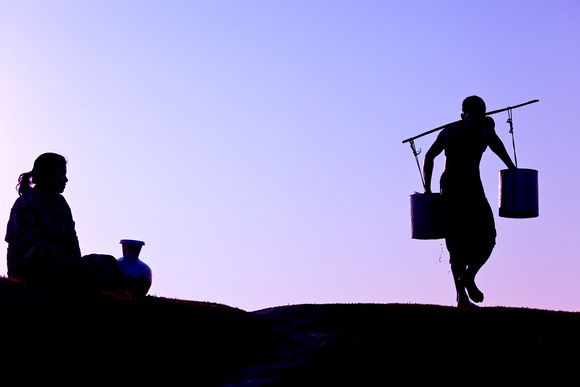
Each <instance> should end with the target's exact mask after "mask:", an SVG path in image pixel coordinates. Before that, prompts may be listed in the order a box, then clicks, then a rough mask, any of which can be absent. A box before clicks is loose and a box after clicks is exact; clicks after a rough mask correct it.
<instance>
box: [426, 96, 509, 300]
mask: <svg viewBox="0 0 580 387" xmlns="http://www.w3.org/2000/svg"><path fill="white" fill-rule="evenodd" d="M462 110H463V113H462V114H461V118H462V119H463V120H462V121H460V122H459V123H457V124H454V125H451V126H448V127H446V128H445V129H443V130H442V131H441V133H440V134H439V135H438V136H437V139H436V140H435V142H434V143H433V145H432V146H431V148H430V149H429V151H428V152H427V153H426V154H425V161H424V166H423V173H424V178H425V190H426V192H431V178H432V174H433V162H434V159H435V157H436V156H438V155H439V154H440V153H441V152H443V151H445V170H444V172H443V174H442V176H441V180H440V186H441V195H442V197H443V202H444V206H445V226H446V230H445V244H446V246H447V250H449V258H450V259H449V260H450V263H451V272H452V273H453V279H454V282H455V287H456V290H457V304H458V306H460V307H469V306H473V304H472V303H471V302H470V299H471V300H472V301H474V302H481V301H483V293H482V292H481V291H480V290H479V289H478V288H477V286H476V285H475V276H476V274H477V273H478V271H479V270H480V269H481V267H482V266H483V265H484V264H485V262H487V260H488V258H489V257H490V255H491V252H492V250H493V248H494V246H495V237H496V230H495V223H494V219H493V213H492V211H491V207H490V206H489V203H488V201H487V198H486V197H485V192H484V190H483V184H482V182H481V177H480V172H479V164H480V161H481V157H482V155H483V152H484V151H485V150H486V148H487V147H488V146H489V148H490V149H491V150H492V151H493V152H494V153H495V154H496V155H497V156H499V158H500V159H501V160H502V161H503V162H504V163H505V164H506V166H507V167H508V168H510V169H515V168H516V166H515V165H514V163H513V162H512V161H511V159H510V157H509V155H508V154H507V152H506V149H505V147H504V145H503V143H502V141H501V139H500V138H499V137H498V136H497V134H496V133H495V130H494V127H495V124H494V122H493V119H491V117H486V116H485V112H486V107H485V102H484V101H483V99H481V98H480V97H477V96H471V97H467V98H466V99H465V100H464V101H463V104H462Z"/></svg>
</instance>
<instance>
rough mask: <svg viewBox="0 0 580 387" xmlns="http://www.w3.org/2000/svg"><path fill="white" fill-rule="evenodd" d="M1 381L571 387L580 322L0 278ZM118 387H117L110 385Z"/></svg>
mask: <svg viewBox="0 0 580 387" xmlns="http://www.w3.org/2000/svg"><path fill="white" fill-rule="evenodd" d="M0 332H1V334H2V336H1V337H0V347H1V348H2V349H1V350H0V353H1V355H0V373H1V374H0V380H14V379H17V381H19V382H21V383H25V384H28V383H27V382H33V381H38V380H42V381H46V382H53V381H59V382H62V383H66V382H67V381H70V382H75V383H80V382H83V383H84V382H87V381H89V382H95V383H96V382H101V381H104V382H119V383H120V382H122V381H125V380H127V379H129V380H131V381H133V382H139V381H145V382H149V383H148V384H158V383H159V382H166V384H168V385H174V383H172V382H173V381H179V383H180V384H184V385H227V386H254V385H292V386H304V385H337V384H340V385H353V386H367V385H391V384H393V385H401V384H403V383H404V384H407V383H413V384H415V383H418V382H440V381H446V382H450V383H451V384H453V385H459V384H461V385H469V384H473V383H476V382H493V383H494V384H507V383H511V382H513V383H518V384H521V383H524V382H535V383H539V382H550V384H553V383H555V382H558V381H560V380H563V381H568V382H570V379H571V378H572V379H571V380H572V381H576V382H577V379H578V369H579V368H580V314H579V313H570V312H554V311H545V310H535V309H518V308H480V309H478V310H467V309H458V308H452V307H443V306H435V305H416V304H327V305H310V304H309V305H294V306H283V307H276V308H270V309H265V310H261V311H256V312H246V311H243V310H240V309H235V308H231V307H228V306H225V305H219V304H212V303H204V302H193V301H182V300H175V299H166V298H160V297H146V298H145V299H142V300H139V301H126V300H120V299H116V298H113V297H111V296H105V295H100V294H97V295H95V294H92V295H90V294H71V293H66V292H62V291H57V290H54V289H48V288H41V287H33V286H29V285H26V284H23V283H18V282H15V281H11V280H8V279H6V278H0ZM115 384H117V383H115Z"/></svg>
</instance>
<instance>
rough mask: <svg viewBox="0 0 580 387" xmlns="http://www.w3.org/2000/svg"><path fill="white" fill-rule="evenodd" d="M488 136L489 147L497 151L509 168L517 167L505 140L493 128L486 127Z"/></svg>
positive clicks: (494, 151)
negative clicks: (504, 142)
mask: <svg viewBox="0 0 580 387" xmlns="http://www.w3.org/2000/svg"><path fill="white" fill-rule="evenodd" d="M486 137H487V144H488V145H489V149H491V151H492V152H493V153H495V154H496V155H497V156H498V157H499V158H500V159H501V161H503V162H504V164H505V165H506V166H507V167H508V168H509V169H516V166H515V164H514V163H513V162H512V159H511V158H510V156H509V155H508V153H507V151H506V149H505V146H504V145H503V142H502V141H501V139H500V138H499V137H498V135H497V134H496V133H495V130H494V129H493V128H489V127H488V128H486Z"/></svg>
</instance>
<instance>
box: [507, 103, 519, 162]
mask: <svg viewBox="0 0 580 387" xmlns="http://www.w3.org/2000/svg"><path fill="white" fill-rule="evenodd" d="M507 123H508V124H510V134H511V135H512V145H513V148H514V164H515V166H516V168H517V167H518V157H517V156H516V140H515V139H514V123H513V120H512V109H508V120H507Z"/></svg>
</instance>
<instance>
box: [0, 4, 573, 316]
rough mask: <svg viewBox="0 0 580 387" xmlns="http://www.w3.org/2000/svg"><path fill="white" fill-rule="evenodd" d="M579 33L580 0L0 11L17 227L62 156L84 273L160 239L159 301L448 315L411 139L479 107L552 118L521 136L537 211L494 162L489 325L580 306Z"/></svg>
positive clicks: (517, 126) (0, 81)
mask: <svg viewBox="0 0 580 387" xmlns="http://www.w3.org/2000/svg"><path fill="white" fill-rule="evenodd" d="M579 19H580V2H578V1H573V0H569V1H565V0H558V1H548V0H546V1H533V0H528V1H523V0H522V1H510V0H508V1H506V0H502V1H493V0H492V1H489V0H488V1H469V2H465V1H436V2H435V1H428V0H425V1H387V0H384V1H378V0H376V1H370V0H369V1H340V0H328V1H325V0H320V1H311V0H304V1H300V0H292V1H289V0H280V1H266V0H261V1H260V0H245V1H233V0H232V1H220V0H211V1H210V0H206V1H175V0H174V1H171V0H168V1H147V0H126V1H118V0H110V1H108V0H98V1H97V0H83V1H73V0H70V1H60V0H51V1H41V0H38V1H31V0H0V58H1V59H0V136H1V137H0V164H1V165H2V167H1V168H0V182H2V184H0V218H3V219H5V222H7V220H8V216H9V212H10V208H11V207H12V204H13V202H14V200H15V199H16V198H17V193H16V191H15V189H14V187H15V185H16V183H17V178H18V175H19V174H20V173H22V172H26V171H29V170H30V169H32V164H33V161H34V159H35V158H36V157H37V156H38V155H39V154H41V153H44V152H47V151H50V152H57V153H60V154H63V155H65V156H66V157H67V159H68V161H69V165H68V171H69V173H68V177H69V180H70V181H69V184H68V186H67V189H66V191H65V193H64V195H65V197H66V199H67V201H68V202H69V204H70V206H71V208H72V210H73V215H74V218H75V221H76V226H77V233H78V236H79V240H80V243H81V250H82V252H83V254H89V253H103V254H111V255H114V256H115V257H120V256H121V246H120V245H119V240H120V239H124V238H129V239H139V240H143V241H145V243H146V245H145V247H144V248H143V250H142V252H141V258H142V259H143V260H144V261H145V262H147V263H148V264H149V265H150V266H151V268H152V270H153V276H154V279H153V285H152V288H151V291H150V294H154V295H157V296H162V297H170V298H179V299H187V300H197V301H211V302H217V303H222V304H226V305H230V306H234V307H238V308H241V309H244V310H248V311H251V310H257V309H262V308H266V307H271V306H279V305H287V304H301V303H421V304H439V305H454V304H455V290H454V287H453V282H452V276H451V273H450V271H449V264H448V259H449V255H448V253H447V251H446V249H445V246H444V242H443V241H442V240H434V241H420V240H413V239H411V237H410V235H411V234H410V217H409V195H411V194H412V193H413V192H414V191H421V190H422V185H421V179H420V176H419V171H418V169H417V165H416V164H415V160H414V157H413V155H412V153H411V150H410V147H409V145H408V144H402V140H404V139H406V138H408V137H411V136H414V135H417V134H420V133H422V132H425V131H427V130H429V129H432V128H435V127H438V126H440V125H443V124H446V123H448V122H451V121H455V120H458V119H459V118H460V117H459V114H460V106H461V101H462V100H463V98H465V97H466V96H468V95H473V94H475V95H479V96H481V97H482V98H484V99H485V101H486V103H487V107H488V111H490V110H497V109H501V108H504V107H507V106H513V105H517V104H520V103H523V102H527V101H530V100H533V99H539V100H540V102H538V103H536V104H532V105H529V106H526V107H523V108H520V109H516V110H514V111H513V123H514V133H515V139H516V150H517V156H518V166H519V167H521V168H533V169H537V170H538V171H539V188H540V216H539V217H538V218H535V219H523V220H522V219H505V218H499V217H498V216H497V207H498V205H497V201H498V195H497V191H498V171H499V170H500V169H503V168H504V166H503V165H502V163H501V161H500V160H499V159H498V158H497V157H495V155H493V153H491V152H489V151H488V152H486V153H485V154H484V160H483V162H482V165H481V170H482V178H483V181H484V186H485V188H486V192H487V196H488V198H489V201H490V203H491V205H492V208H493V209H494V212H495V216H496V225H497V230H498V239H497V246H496V249H495V251H494V253H493V255H492V257H491V259H490V260H489V262H488V264H487V265H486V266H485V267H484V268H483V269H482V271H481V272H480V275H479V276H478V285H479V286H480V288H481V289H482V290H483V291H484V293H485V297H486V298H485V301H484V302H483V304H482V305H484V306H496V305H500V306H510V307H527V308H541V309H551V310H567V311H580V284H579V283H578V277H579V275H580V261H579V259H578V258H579V256H580V254H579V253H578V243H577V241H578V238H579V237H580V202H579V200H578V194H579V193H580V183H579V179H578V177H579V172H578V165H577V161H578V153H577V149H578V146H579V144H580V134H579V132H580V131H579V130H578V123H577V119H576V118H575V117H576V115H577V112H578V102H579V94H578V90H579V87H580V71H579V68H580V50H579V49H578V41H579V39H580V24H579V23H578V20H579ZM492 117H493V118H494V120H495V122H496V131H497V133H498V135H499V136H500V138H502V140H503V141H504V143H505V144H506V147H507V148H508V150H509V152H510V155H513V150H512V148H511V137H510V135H509V125H508V124H507V123H506V120H507V113H499V114H496V115H494V116H492ZM435 137H436V134H431V135H428V136H425V137H423V138H421V139H419V140H417V142H416V145H417V148H421V149H422V150H423V152H425V151H426V150H427V149H428V148H429V146H430V145H431V143H432V142H433V141H434V140H435ZM422 156H423V154H422V155H421V156H420V157H421V160H422ZM435 163H436V165H435V177H434V183H435V184H434V188H435V189H436V188H437V183H436V182H438V176H439V174H440V173H441V170H442V165H443V159H442V156H440V157H439V158H437V159H436V161H435ZM5 245H6V244H5V243H4V246H5ZM0 274H1V275H5V274H6V263H5V260H1V262H0Z"/></svg>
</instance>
